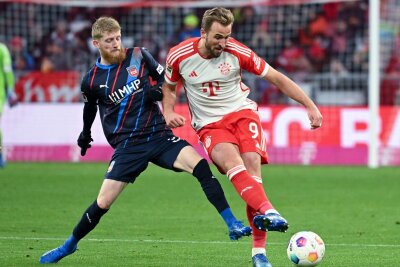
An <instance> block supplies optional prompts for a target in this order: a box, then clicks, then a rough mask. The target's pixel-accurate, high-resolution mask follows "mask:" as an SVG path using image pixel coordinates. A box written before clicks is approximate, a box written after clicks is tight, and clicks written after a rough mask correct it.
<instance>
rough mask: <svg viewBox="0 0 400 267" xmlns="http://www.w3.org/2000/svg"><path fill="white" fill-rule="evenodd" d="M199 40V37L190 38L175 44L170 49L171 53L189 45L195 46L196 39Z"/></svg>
mask: <svg viewBox="0 0 400 267" xmlns="http://www.w3.org/2000/svg"><path fill="white" fill-rule="evenodd" d="M198 40H199V37H193V38H189V39H187V40H184V41H182V42H180V43H179V44H177V45H175V46H174V47H172V48H171V49H170V50H169V51H170V53H171V52H174V51H177V50H182V49H184V48H188V47H190V46H193V45H194V43H195V42H196V41H198Z"/></svg>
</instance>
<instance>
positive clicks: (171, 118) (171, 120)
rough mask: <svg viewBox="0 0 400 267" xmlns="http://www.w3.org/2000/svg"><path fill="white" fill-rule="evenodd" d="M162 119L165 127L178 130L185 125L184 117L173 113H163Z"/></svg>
mask: <svg viewBox="0 0 400 267" xmlns="http://www.w3.org/2000/svg"><path fill="white" fill-rule="evenodd" d="M164 118H165V122H166V123H167V125H168V126H169V127H171V128H178V127H181V126H183V125H185V123H186V119H185V117H183V116H182V115H179V114H178V113H175V112H171V113H168V114H165V113H164Z"/></svg>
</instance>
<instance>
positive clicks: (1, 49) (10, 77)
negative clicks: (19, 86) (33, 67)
mask: <svg viewBox="0 0 400 267" xmlns="http://www.w3.org/2000/svg"><path fill="white" fill-rule="evenodd" d="M0 55H1V57H2V60H0V61H2V66H1V67H2V68H3V72H4V75H5V80H6V86H7V87H6V90H7V91H6V92H7V100H8V104H9V105H10V107H13V106H15V105H16V104H17V103H18V97H17V95H16V94H15V91H14V86H15V77H14V72H13V70H12V61H11V55H10V52H9V51H8V48H7V47H6V46H5V45H3V44H0Z"/></svg>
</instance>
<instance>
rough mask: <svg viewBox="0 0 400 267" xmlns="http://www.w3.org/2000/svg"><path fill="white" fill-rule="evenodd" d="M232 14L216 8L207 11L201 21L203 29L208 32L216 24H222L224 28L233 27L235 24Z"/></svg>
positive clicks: (226, 10) (224, 9)
mask: <svg viewBox="0 0 400 267" xmlns="http://www.w3.org/2000/svg"><path fill="white" fill-rule="evenodd" d="M234 20H235V18H234V17H233V14H232V12H231V11H230V10H229V9H226V8H223V7H214V8H212V9H208V10H206V12H204V15H203V19H202V20H201V27H202V28H203V29H204V30H205V31H206V32H208V31H209V30H210V28H211V25H212V24H213V23H214V22H218V23H220V24H221V25H222V26H228V25H231V24H232V23H233V22H234Z"/></svg>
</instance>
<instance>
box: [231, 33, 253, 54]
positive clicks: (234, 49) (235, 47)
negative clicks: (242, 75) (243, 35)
mask: <svg viewBox="0 0 400 267" xmlns="http://www.w3.org/2000/svg"><path fill="white" fill-rule="evenodd" d="M225 51H227V52H230V53H233V54H236V55H242V56H247V57H250V56H251V52H252V50H251V49H250V48H249V47H247V46H246V45H244V44H243V43H241V42H239V41H238V40H236V39H235V38H233V37H230V38H229V40H228V42H227V44H226V47H225Z"/></svg>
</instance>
